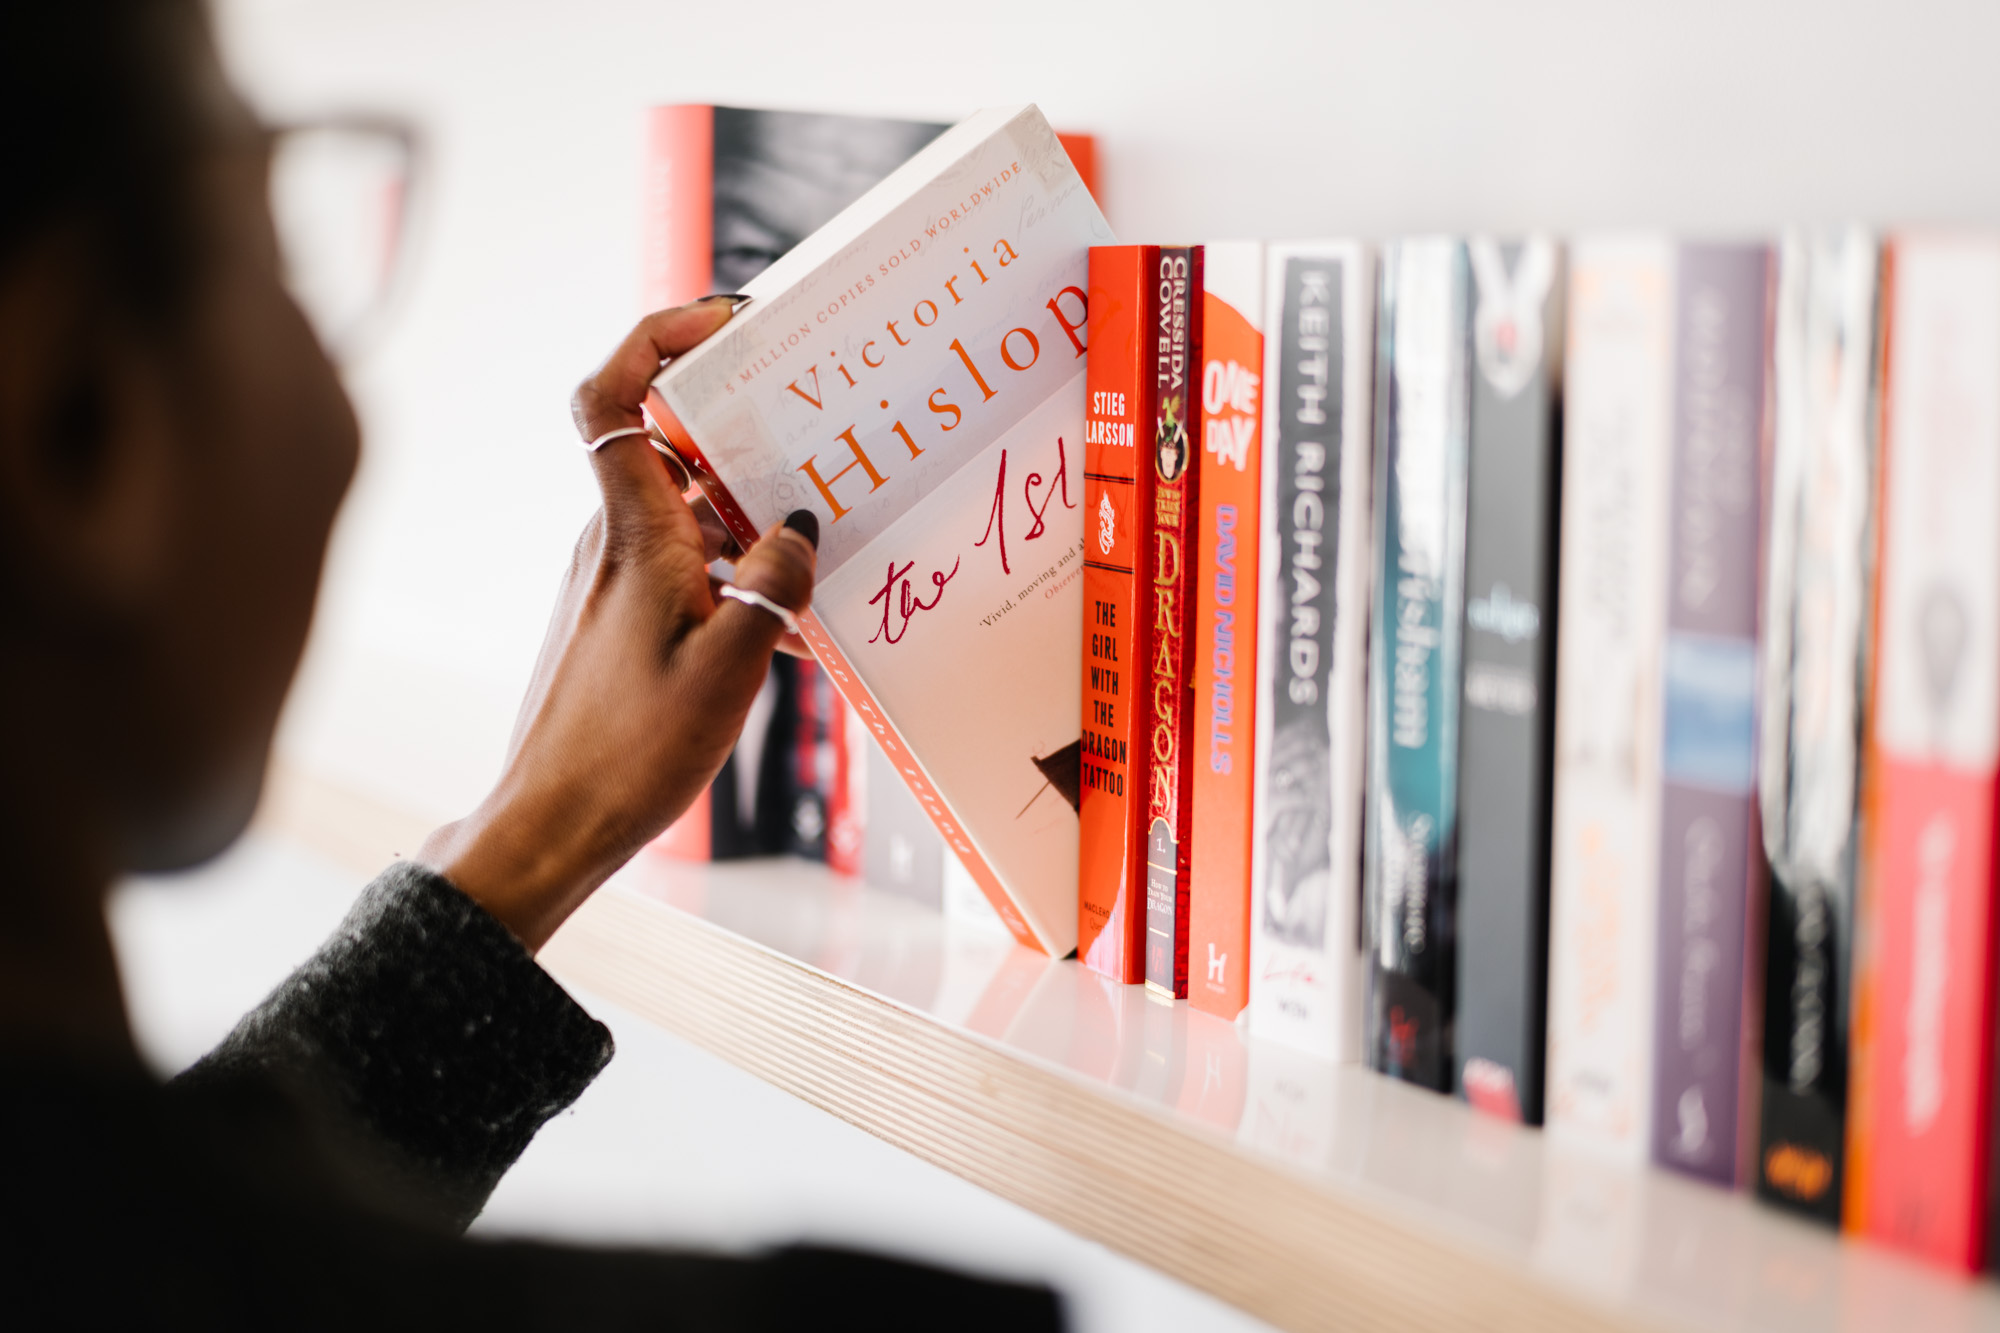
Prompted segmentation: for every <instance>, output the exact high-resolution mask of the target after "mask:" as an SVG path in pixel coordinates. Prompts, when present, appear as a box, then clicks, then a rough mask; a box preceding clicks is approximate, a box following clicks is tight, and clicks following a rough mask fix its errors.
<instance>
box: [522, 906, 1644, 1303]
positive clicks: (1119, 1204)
mask: <svg viewBox="0 0 2000 1333" xmlns="http://www.w3.org/2000/svg"><path fill="white" fill-rule="evenodd" d="M541 958H542V961H543V962H544V964H546V965H547V966H548V967H549V969H550V970H551V971H552V972H553V973H555V974H556V975H557V976H558V977H559V978H561V979H563V980H565V981H566V982H569V983H571V984H574V985H577V986H580V987H583V988H586V989H588V990H591V991H594V992H596V993H597V994H600V995H602V996H604V997H605V998H607V999H610V1000H613V1001H615V1002H617V1003H619V1004H621V1005H624V1006H625V1007H627V1008H629V1009H631V1010H632V1011H633V1012H635V1013H637V1014H639V1015H641V1016H642V1017H645V1018H647V1019H649V1020H651V1021H652V1022H655V1023H657V1024H659V1025H660V1026H661V1027H663V1028H665V1029H667V1030H668V1031H670V1032H673V1033H675V1034H677V1035H679V1036H681V1037H683V1038H686V1039H687V1040H689V1041H692V1042H694V1043H695V1044H696V1045H698V1046H701V1047H702V1048H704V1049H705V1050H708V1051H710V1052H712V1053H714V1054H716V1055H718V1056H720V1057H721V1058H723V1059H725V1060H728V1061H729V1062H730V1063H732V1064H735V1065H737V1066H739V1067H740V1068H743V1069H745V1070H747V1071H749V1072H750V1073H753V1074H755V1075H757V1076H758V1077H760V1078H762V1079H764V1080H765V1081H766V1082H769V1083H771V1084H773V1085H774V1086H776V1087H779V1088H782V1089H784V1090H785V1091H787V1092H790V1093H792V1094H793V1095H795V1096H797V1097H799V1098H801V1099H803V1100H805V1101H806V1102H809V1103H810V1104H812V1105H814V1106H816V1107H819V1108H820V1109H822V1110H825V1111H827V1112H829V1113H831V1114H833V1115H836V1116H839V1117H840V1118H841V1119H843V1120H846V1121H847V1122H848V1123H850V1124H853V1125H856V1126H858V1127H859V1128H861V1129H864V1130H866V1131H868V1132H869V1133H871V1134H874V1135H875V1136H876V1137H878V1138H881V1139H883V1140H885V1141H887V1142H889V1143H892V1144H894V1145H896V1146H897V1147H899V1148H902V1149H905V1150H906V1151H908V1152H911V1153H914V1154H915V1155H917V1156H918V1157H921V1158H923V1159H924V1160H926V1161H928V1162H931V1163H934V1164H935V1165H938V1166H941V1167H943V1168H945V1169H946V1170H948V1171H951V1172H953V1173H955V1174H957V1175H959V1176H962V1177H964V1178H965V1179H967V1180H969V1181H971V1182H972V1183H973V1184H976V1185H978V1186H980V1187H981V1188H984V1189H986V1190H989V1191H991V1192H992V1193H994V1194H997V1195H999V1196H1001V1197H1002V1198H1005V1199H1008V1200H1011V1201H1012V1202H1014V1203H1017V1204H1020V1205H1021V1206H1023V1207H1025V1208H1028V1209H1030V1210H1031V1211H1033V1212H1036V1213H1039V1214H1040V1215H1042V1216H1044V1217H1047V1218H1049V1219H1050V1220H1052V1221H1054V1222H1056V1223H1057V1224H1059V1225H1061V1226H1063V1227H1066V1228H1068V1229H1069V1230H1071V1231H1073V1232H1075V1233H1077V1234H1078V1235H1081V1236H1085V1237H1088V1238H1090V1239H1092V1240H1096V1241H1099V1242H1102V1243H1103V1244H1105V1245H1107V1246H1109V1247H1110V1248H1112V1249H1114V1250H1117V1251H1119V1252H1120V1253H1122V1254H1125V1255H1128V1256H1130V1257H1131V1258H1133V1259H1136V1260H1138V1261H1140V1262H1142V1263H1145V1264H1148V1265H1150V1266H1152V1267H1154V1268H1157V1269H1159V1270H1160V1271H1162V1272H1165V1273H1168V1274H1171V1275H1172V1276H1174V1277H1176V1278H1178V1279H1180V1280H1182V1281H1185V1282H1188V1283H1190V1284H1191V1285H1193V1286H1196V1287H1199V1288H1201V1289H1202V1290H1204V1291H1207V1292H1210V1293H1211V1294H1213V1295H1215V1296H1217V1297H1219V1298H1220V1299H1222V1300H1224V1301H1227V1302H1229V1303H1230V1304H1232V1305H1235V1306H1237V1307H1239V1308H1241V1309H1243V1310H1245V1311H1247V1312H1249V1313H1251V1314H1253V1315H1255V1316H1257V1317H1258V1318H1260V1319H1264V1320H1266V1321H1268V1322H1270V1323H1272V1324H1275V1325H1278V1326H1279V1327H1282V1328H1289V1329H1315V1328H1326V1327H1331V1326H1336V1325H1337V1326H1339V1327H1341V1328H1343V1329H1367V1328H1381V1329H1396V1330H1407V1329H1413V1328H1414V1329H1439V1330H1445V1329H1452V1330H1456V1329H1468V1330H1470V1329H1479V1330H1496V1329H1521V1330H1534V1331H1535V1333H1549V1331H1551V1330H1562V1329H1642V1328H1644V1329H1653V1328H1657V1327H1658V1326H1657V1325H1655V1324H1652V1323H1650V1322H1646V1321H1642V1320H1640V1319H1638V1318H1637V1317H1636V1316H1635V1315H1634V1314H1633V1313H1632V1312H1630V1311H1622V1310H1613V1309H1607V1308H1605V1307H1603V1306H1600V1305H1598V1304H1596V1303H1594V1302H1592V1301H1591V1300H1589V1299H1588V1298H1587V1297H1586V1296H1584V1295H1583V1294H1581V1293H1575V1292H1571V1291H1568V1290H1566V1289H1563V1288H1561V1287H1559V1286H1557V1285H1555V1284H1553V1283H1552V1282H1551V1281H1550V1280H1549V1279H1548V1278H1547V1277H1545V1276H1540V1275H1537V1274H1534V1273H1532V1272H1524V1271H1521V1270H1520V1269H1518V1268H1515V1267H1511V1266H1508V1265H1507V1264H1505V1263H1503V1262H1501V1261H1499V1260H1498V1259H1496V1258H1495V1257H1494V1256H1492V1255H1489V1254H1485V1253H1481V1252H1479V1251H1477V1250H1474V1249H1472V1248H1470V1247H1461V1246H1459V1245H1456V1244H1454V1243H1452V1242H1451V1241H1450V1240H1449V1239H1447V1238H1443V1237H1439V1236H1437V1235H1434V1234H1426V1233H1424V1232H1421V1231H1418V1230H1416V1229H1413V1228H1411V1227H1410V1226H1409V1225H1407V1224H1406V1223H1404V1222H1402V1221H1400V1220H1398V1219H1395V1218H1393V1217H1390V1216H1387V1215H1385V1213H1384V1212H1383V1210H1380V1209H1378V1208H1376V1207H1374V1206H1371V1205H1370V1204H1369V1203H1368V1202H1367V1201H1365V1200H1361V1199H1344V1198H1342V1197H1340V1196H1339V1195H1337V1194H1335V1193H1333V1192H1331V1191H1329V1190H1326V1189H1324V1188H1320V1187H1317V1186H1315V1185H1313V1184H1310V1183H1308V1182H1306V1181H1304V1180H1301V1179H1299V1178H1297V1177H1296V1176H1293V1175H1291V1174H1289V1173H1287V1172H1286V1171H1284V1170H1282V1169H1280V1168H1279V1167H1277V1166H1275V1165H1272V1164H1267V1163H1265V1162H1262V1161H1259V1160H1257V1159H1256V1158H1255V1157H1252V1156H1249V1155H1246V1154H1245V1153H1244V1152H1243V1151H1241V1150H1240V1149H1237V1148H1234V1147H1233V1146H1232V1145H1230V1144H1229V1143H1228V1142H1227V1141H1226V1140H1225V1139H1223V1138H1221V1137H1219V1136H1214V1135H1208V1134H1203V1133H1201V1132H1199V1131H1197V1130H1191V1129H1189V1128H1187V1127H1184V1126H1181V1125H1177V1124H1174V1123H1172V1122H1171V1121H1169V1120H1168V1119H1167V1118H1166V1117H1164V1116H1161V1115H1159V1114H1157V1113H1154V1112H1152V1111H1149V1110H1148V1109H1146V1108H1145V1107H1144V1106H1142V1105H1140V1104H1138V1103H1136V1102H1131V1101H1128V1100H1126V1099H1123V1098H1120V1097H1117V1096H1115V1095H1111V1094H1108V1093H1106V1092H1104V1091H1102V1090H1098V1089H1093V1088H1091V1087H1090V1086H1088V1085H1087V1084H1085V1083H1084V1082H1082V1081H1080V1080H1078V1079H1075V1078H1072V1077H1069V1076H1067V1075H1065V1074H1063V1073H1062V1072H1060V1071H1058V1070H1056V1069H1053V1068H1046V1067H1043V1066H1041V1065H1039V1064H1037V1063H1035V1062H1033V1061H1031V1060H1028V1059H1024V1058H1021V1057H1019V1056H1016V1055H1011V1054H1008V1053H1007V1052H1005V1051H1003V1050H1000V1049H997V1048H995V1047H994V1046H992V1045H989V1044H988V1043H986V1042H984V1041H982V1040H980V1039H979V1038H977V1037H975V1036H973V1035H971V1034H969V1033H966V1032H963V1031H960V1030H958V1029H955V1028H952V1027H950V1026H948V1025H946V1024H943V1023H940V1022H938V1021H936V1020H933V1019H930V1018H927V1017H925V1016H923V1015H920V1014H917V1013H913V1012H911V1011H909V1010H906V1009H903V1008H901V1007H899V1006H897V1005H895V1004H892V1003H889V1002H888V1001H885V1000H883V999H881V998H879V997H876V996H874V995H871V994H869V993H867V992H865V991H862V990H859V989H857V988H855V987H853V986H850V985H848V984H846V983H845V982H842V981H840V980H838V979H836V978H833V977H831V976H828V975H826V974H825V973H822V972H820V971H818V970H816V969H814V968H811V967H808V966H806V965H804V964H802V963H799V962H797V961H795V960H793V959H791V958H787V957H785V956H783V955H781V954H778V953H776V952H773V951H771V950H769V949H766V948H764V947H763V946H760V945H758V944H755V943H752V942H750V941H748V940H745V939H743V938H741V937H738V936H736V935H733V934H731V933H730V932H728V931H726V930H724V929H722V928H720V927H718V926H716V925H713V924H711V923H709V922H707V921H703V920H701V919H699V918H696V917H694V916H691V915H688V914H686V913H682V912H679V911H676V910H674V909H673V908H670V907H666V906H664V905H660V904H655V903H651V902H647V901H642V900H638V899H635V898H633V897H630V896H627V895H623V894H619V893H616V892H606V893H600V894H599V895H597V897H596V898H594V899H593V900H592V901H591V902H590V903H589V904H587V905H586V906H585V907H584V908H583V909H582V910H580V911H579V912H578V913H577V914H576V916H575V917H573V918H572V919H571V921H570V922H569V924H567V925H566V926H564V928H563V929H562V930H561V931H560V932H559V933H558V934H557V935H556V937H555V938H554V939H553V940H551V941H550V943H549V945H548V946H547V947H546V948H545V949H544V950H543V952H542V955H541Z"/></svg>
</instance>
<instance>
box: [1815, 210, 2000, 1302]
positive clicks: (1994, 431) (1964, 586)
mask: <svg viewBox="0 0 2000 1333" xmlns="http://www.w3.org/2000/svg"><path fill="white" fill-rule="evenodd" d="M1883 285H1884V299H1883V309H1884V311H1885V312H1886V319H1885V321H1884V323H1885V325H1886V328H1885V334H1886V338H1887V342H1886V349H1887V350H1886V354H1885V362H1884V376H1885V385H1884V389H1883V410H1882V420H1883V426H1882V433H1881V441H1882V463H1881V472H1880V476H1881V488H1882V489H1881V516H1882V517H1881V532H1880V539H1881V557H1880V563H1879V566H1878V568H1879V571H1880V572H1879V575H1878V581H1877V588H1876V596H1877V605H1876V621H1875V634H1876V648H1875V664H1876V674H1875V678H1874V682H1873V684H1874V699H1873V707H1872V709H1871V716H1870V718H1869V721H1868V726H1867V731H1866V737H1867V740H1866V747H1867V748H1866V754H1865V763H1866V779H1865V783H1864V787H1863V791H1864V805H1863V836H1864V844H1863V851H1862V864H1863V870H1862V874H1861V876H1860V878H1861V883H1862V885H1863V897H1862V902H1861V905H1860V910H1859V912H1858V913H1857V915H1858V917H1859V920H1858V921H1857V931H1856V938H1857V941H1858V943H1859V945H1860V948H1859V950H1858V954H1859V957H1858V960H1857V961H1858V963H1859V968H1858V985H1857V990H1856V1000H1855V1019H1854V1031H1853V1044H1854V1053H1853V1073H1852V1087H1851V1092H1850V1100H1849V1112H1850V1113H1849V1126H1848V1161H1847V1168H1848V1175H1847V1197H1846V1200H1845V1225H1846V1227H1847V1229H1849V1230H1851V1231H1859V1232H1861V1233H1863V1234H1865V1235H1867V1236H1870V1237H1873V1238H1874V1239H1877V1240H1880V1241H1884V1242H1886V1243H1888V1244H1891V1245H1894V1246H1896V1247H1898V1248H1900V1249H1903V1250H1907V1251H1909V1252H1911V1253H1914V1254H1917V1255H1920V1256H1922V1257H1924V1258H1926V1259H1929V1260H1931V1261H1933V1262H1935V1263H1941V1264H1946V1265H1950V1266H1951V1267H1954V1268H1960V1269H1967V1270H1971V1269H1976V1268H1978V1267H1979V1265H1980V1262H1981V1260H1982V1258H1983V1251H1984V1248H1985V1231H1986V1225H1985V1224H1986V1216H1985V1198H1984V1192H1985V1182H1986V1166H1987V1158H1988V1154H1989V1152H1990V1150H1991V1143H1990V1141H1989V1136H1990V1134H1991V1123H1990V1109H1991V1068H1992V1056H1993V991H1994V984H1993V983H1994V977H1993V972H1994V960H1993V888H1994V876H1993V872H1994V835H1995V808H1994V806H1995V799H1996V796H2000V373H1996V367H2000V244H1996V243H1994V242H1992V241H1988V240H1983V239H1961V238H1952V237H1944V236H1939V237H1922V238H1916V239H1905V240H1899V241H1898V242H1897V243H1896V244H1895V245H1894V246H1893V247H1891V249H1890V251H1889V264H1888V266H1887V270H1886V273H1885V278H1884V284H1883Z"/></svg>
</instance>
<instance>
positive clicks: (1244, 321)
mask: <svg viewBox="0 0 2000 1333" xmlns="http://www.w3.org/2000/svg"><path fill="white" fill-rule="evenodd" d="M1203 263H1204V265H1205V267H1204V268H1203V276H1202V282H1203V288H1202V312H1203V313H1202V352H1201V454H1200V464H1199V466H1200V469H1201V510H1200V517H1199V518H1198V519H1196V521H1195V527H1196V530H1197V540H1198V543H1199V545H1198V548H1197V549H1198V551H1199V554H1198V556H1197V557H1196V561H1195V611H1194V619H1195V631H1194V640H1193V644H1194V648H1193V662H1194V694H1195V707H1194V714H1195V747H1194V833H1193V842H1194V845H1193V848H1192V849H1191V852H1190V859H1189V864H1190V867H1191V874H1190V883H1189V889H1190V895H1189V903H1188V953H1189V965H1188V1003H1189V1004H1191V1005H1193V1006H1194V1007H1195V1008H1197V1009H1201V1010H1204V1011H1206V1012H1208V1013H1211V1014H1215V1015H1218V1016H1219V1017H1222V1018H1235V1017H1236V1015H1238V1014H1239V1013H1241V1012H1243V1006H1244V1004H1245V1003H1246V1002H1247V1001H1248V999H1249V990H1250V987H1249V981H1250V831H1251V819H1252V813H1253V812H1252V808H1251V802H1252V796H1253V790H1254V789H1253V779H1254V777H1255V769H1254V765H1253V763H1252V756H1253V754H1254V753H1255V749H1256V739H1257V733H1256V725H1257V721H1256V715H1257V709H1256V704H1257V690H1256V681H1257V606H1258V597H1257V593H1258V582H1257V579H1258V575H1257V569H1258V566H1257V536H1258V529H1259V527H1260V525H1261V523H1262V514H1263V506H1262V490H1263V484H1264V477H1263V450H1262V448H1261V447H1260V446H1261V433H1262V431H1261V427H1262V424H1263V420H1262V419H1263V382H1264V332H1263V310H1264V247H1263V246H1262V245H1260V244H1258V243H1257V242H1255V241H1230V242H1224V243H1222V244H1216V245H1210V246H1208V247H1207V253H1206V255H1205V258H1204V260H1203Z"/></svg>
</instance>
